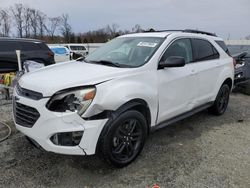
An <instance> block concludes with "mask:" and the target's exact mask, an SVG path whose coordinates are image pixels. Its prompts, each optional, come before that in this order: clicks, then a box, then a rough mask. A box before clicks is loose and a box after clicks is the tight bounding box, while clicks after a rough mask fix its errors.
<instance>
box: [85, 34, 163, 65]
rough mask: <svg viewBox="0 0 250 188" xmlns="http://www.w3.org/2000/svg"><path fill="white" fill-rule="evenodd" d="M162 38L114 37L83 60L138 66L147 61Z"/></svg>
mask: <svg viewBox="0 0 250 188" xmlns="http://www.w3.org/2000/svg"><path fill="white" fill-rule="evenodd" d="M163 40H164V38H159V37H122V38H116V39H113V40H112V41H110V42H108V43H106V44H105V45H103V46H101V47H100V48H98V49H97V50H95V51H94V52H93V53H92V54H90V55H89V56H87V58H86V59H85V61H86V62H95V63H98V62H104V61H106V62H110V63H115V64H116V65H120V66H121V67H122V66H124V67H139V66H142V65H144V64H145V63H146V62H147V61H149V59H150V58H151V57H152V56H153V54H154V53H155V51H156V50H157V49H158V48H159V46H160V45H161V43H162V42H163ZM100 64H101V63H100Z"/></svg>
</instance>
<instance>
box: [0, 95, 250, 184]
mask: <svg viewBox="0 0 250 188" xmlns="http://www.w3.org/2000/svg"><path fill="white" fill-rule="evenodd" d="M10 111H11V106H10V105H7V106H1V107H0V121H4V122H7V123H9V124H11V125H12V128H13V131H14V132H13V134H12V136H11V137H10V138H9V139H8V140H7V141H4V142H2V143H0V187H117V188H119V187H152V186H153V185H154V184H155V183H157V184H158V185H160V186H161V187H192V188H195V187H197V188H198V187H199V188H201V187H220V188H221V187H246V188H247V187H250V178H249V177H250V97H249V96H245V95H242V94H232V96H231V101H230V105H229V108H228V110H227V112H226V113H225V115H223V116H220V117H215V116H212V115H209V114H208V113H207V112H206V111H204V112H201V113H199V114H196V115H194V116H192V117H190V118H188V119H186V120H184V121H181V122H178V123H176V124H174V125H171V126H169V127H167V128H164V129H161V130H159V131H157V132H155V133H153V134H152V135H150V137H149V139H148V140H147V143H146V145H145V147H144V150H143V152H142V153H141V155H140V156H139V158H138V159H137V160H136V161H135V162H134V163H132V164H131V165H130V166H128V167H126V168H123V169H114V168H111V167H110V166H108V165H106V164H105V163H104V162H102V161H101V160H99V159H98V158H97V157H95V156H89V157H81V156H63V155H57V154H53V153H48V152H43V151H40V150H38V149H36V148H34V147H33V146H31V145H30V144H29V143H28V142H27V141H26V139H25V138H24V137H23V135H22V134H21V133H18V132H17V131H16V130H15V129H14V127H13V123H12V121H11V115H10ZM1 129H2V131H3V128H1ZM1 129H0V130H1Z"/></svg>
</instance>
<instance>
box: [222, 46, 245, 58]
mask: <svg viewBox="0 0 250 188" xmlns="http://www.w3.org/2000/svg"><path fill="white" fill-rule="evenodd" d="M227 47H228V49H229V51H230V53H231V54H237V53H241V52H247V57H250V45H228V46H227Z"/></svg>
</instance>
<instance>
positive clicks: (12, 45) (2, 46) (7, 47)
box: [0, 41, 20, 52]
mask: <svg viewBox="0 0 250 188" xmlns="http://www.w3.org/2000/svg"><path fill="white" fill-rule="evenodd" d="M16 50H20V46H19V44H18V43H17V42H15V41H0V52H15V51H16Z"/></svg>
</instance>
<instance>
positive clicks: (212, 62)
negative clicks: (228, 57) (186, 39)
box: [192, 38, 222, 105]
mask: <svg viewBox="0 0 250 188" xmlns="http://www.w3.org/2000/svg"><path fill="white" fill-rule="evenodd" d="M192 46H193V49H194V61H195V62H196V65H197V72H198V77H197V78H198V85H197V88H198V98H197V101H196V102H197V105H202V104H205V103H208V102H210V101H211V100H212V99H213V97H214V96H213V92H214V87H215V85H216V83H217V79H218V75H219V73H220V70H221V68H222V67H221V66H222V65H221V64H220V59H219V58H220V55H219V53H218V51H217V50H216V49H215V47H214V46H213V45H212V44H211V43H210V42H209V41H208V40H205V39H196V38H195V39H192Z"/></svg>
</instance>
